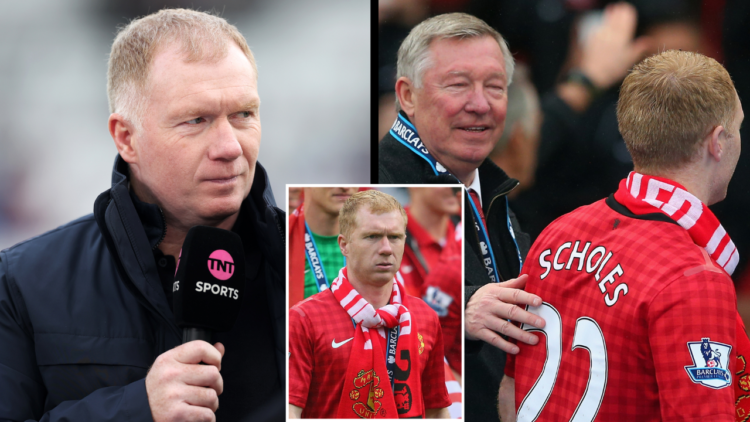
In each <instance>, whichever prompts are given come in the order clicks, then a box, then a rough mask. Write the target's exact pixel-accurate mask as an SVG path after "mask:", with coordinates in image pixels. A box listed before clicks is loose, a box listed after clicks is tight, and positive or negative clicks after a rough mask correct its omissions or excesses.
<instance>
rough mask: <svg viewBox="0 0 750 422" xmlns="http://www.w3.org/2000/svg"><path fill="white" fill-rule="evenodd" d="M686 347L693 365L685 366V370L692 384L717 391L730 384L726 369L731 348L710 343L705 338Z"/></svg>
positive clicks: (721, 344)
mask: <svg viewBox="0 0 750 422" xmlns="http://www.w3.org/2000/svg"><path fill="white" fill-rule="evenodd" d="M687 346H688V351H689V352H690V358H691V359H693V365H692V366H686V367H685V370H686V371H687V373H688V376H690V379H691V380H692V381H693V382H694V383H696V384H701V385H704V386H706V387H709V388H714V389H717V390H718V389H720V388H724V387H727V386H729V385H730V384H731V383H732V374H731V373H729V369H728V366H729V365H728V364H729V352H731V351H732V346H730V345H728V344H724V343H718V342H715V341H710V339H709V338H707V337H704V338H702V339H701V341H691V342H688V343H687Z"/></svg>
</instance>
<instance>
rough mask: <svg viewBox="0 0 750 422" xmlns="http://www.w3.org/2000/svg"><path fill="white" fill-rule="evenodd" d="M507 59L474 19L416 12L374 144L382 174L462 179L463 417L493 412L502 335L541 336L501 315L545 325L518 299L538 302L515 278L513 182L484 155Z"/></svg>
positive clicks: (499, 122) (496, 127)
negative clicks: (391, 104)
mask: <svg viewBox="0 0 750 422" xmlns="http://www.w3.org/2000/svg"><path fill="white" fill-rule="evenodd" d="M514 66H515V64H514V62H513V56H512V55H511V54H510V51H509V50H508V46H507V44H506V42H505V40H504V39H503V37H502V36H501V35H500V34H499V33H498V32H497V31H496V30H495V29H493V28H492V27H490V26H489V25H487V24H486V23H485V22H484V21H482V20H481V19H478V18H476V17H474V16H471V15H467V14H464V13H450V14H445V15H438V16H435V17H432V18H429V19H427V20H425V21H423V22H422V23H420V24H419V25H417V26H416V27H414V28H413V29H412V30H411V32H410V33H409V35H408V36H407V37H406V39H405V40H404V41H403V43H402V44H401V47H400V48H399V51H398V63H397V75H396V77H397V81H396V96H397V98H398V102H397V108H398V109H399V114H398V117H397V119H396V121H395V122H394V124H393V127H392V128H391V130H390V132H389V133H388V134H387V135H386V136H385V138H383V140H382V141H381V142H380V145H379V155H378V161H379V162H378V173H379V178H378V181H379V183H429V184H435V183H456V182H457V181H458V182H460V183H462V184H463V185H464V186H465V194H464V195H465V203H466V209H465V211H464V221H465V225H464V231H465V232H464V239H465V242H466V246H465V253H464V271H465V272H464V274H465V282H466V287H465V297H464V300H465V301H466V311H465V331H466V339H467V340H468V341H467V347H466V365H465V366H466V377H465V379H466V384H467V385H466V392H467V394H466V396H465V397H466V406H465V408H466V418H467V419H479V420H488V419H494V418H496V417H497V409H496V407H495V405H494V398H495V397H496V392H497V387H498V385H499V382H500V378H501V377H502V368H503V364H504V361H505V353H506V352H507V353H516V352H517V350H518V348H517V346H516V345H515V344H513V343H511V342H509V341H507V340H506V339H505V338H503V337H502V335H505V336H508V337H511V338H514V339H517V340H520V341H522V342H530V343H532V344H535V343H536V342H537V341H538V340H537V337H536V336H535V335H533V334H530V333H527V332H524V331H522V330H520V329H519V328H518V327H516V326H514V325H513V324H512V323H510V322H509V321H508V320H509V319H510V320H513V321H518V322H521V323H530V324H534V325H536V326H539V327H542V326H544V321H542V320H541V319H540V318H539V317H537V316H535V315H532V314H529V313H528V312H526V311H524V310H523V308H521V307H519V306H517V305H521V306H523V305H526V304H535V303H541V299H540V298H539V297H537V296H534V295H529V294H527V293H526V292H524V291H523V290H519V289H521V288H523V285H524V279H523V278H521V279H516V278H515V277H517V276H518V274H519V272H520V271H521V267H522V264H523V260H524V258H525V256H526V252H527V251H528V249H529V244H530V240H529V236H528V235H527V234H526V233H523V232H522V231H521V229H520V227H519V225H518V221H517V220H516V217H515V215H514V214H513V211H512V210H510V208H509V207H508V203H507V196H508V193H509V192H511V191H513V190H514V189H516V188H517V187H518V181H517V180H515V179H512V178H510V177H508V176H507V175H506V174H505V173H504V172H503V170H502V169H500V168H499V167H497V166H496V165H495V164H494V163H493V162H492V161H491V160H490V159H488V156H489V155H490V152H491V151H492V149H493V148H494V146H495V144H496V143H497V141H498V139H500V136H501V134H502V133H503V127H504V124H505V115H506V111H507V105H508V97H507V90H508V86H509V85H510V83H511V81H512V79H513V70H514ZM483 342H487V343H490V344H489V345H485V346H482V344H483Z"/></svg>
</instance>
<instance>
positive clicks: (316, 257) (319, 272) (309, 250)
mask: <svg viewBox="0 0 750 422" xmlns="http://www.w3.org/2000/svg"><path fill="white" fill-rule="evenodd" d="M305 257H307V263H308V264H309V265H310V271H312V273H313V277H315V283H316V284H317V285H318V291H319V292H322V291H323V290H327V289H328V277H326V271H325V269H323V261H321V260H320V254H319V253H318V247H317V246H316V245H315V239H313V234H312V232H311V231H310V227H309V226H308V225H307V221H305Z"/></svg>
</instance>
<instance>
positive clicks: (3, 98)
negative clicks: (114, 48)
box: [0, 0, 371, 249]
mask: <svg viewBox="0 0 750 422" xmlns="http://www.w3.org/2000/svg"><path fill="white" fill-rule="evenodd" d="M0 5H2V13H0V40H2V41H0V113H2V115H3V119H0V249H3V248H6V247H9V246H12V245H13V244H15V243H16V242H18V241H21V240H23V239H26V238H28V237H31V236H34V235H37V234H41V233H42V232H44V231H47V230H50V229H53V228H55V227H57V226H59V225H61V224H64V223H66V222H68V221H70V220H72V219H74V218H77V217H80V216H82V215H85V214H88V213H91V211H92V209H93V204H94V200H95V199H96V197H97V195H99V194H100V193H101V192H103V191H104V190H106V189H108V188H109V186H110V175H111V170H112V165H113V163H114V158H115V155H116V150H115V148H114V144H113V142H112V139H111V138H110V136H109V133H108V131H107V118H108V116H109V112H108V105H107V95H106V82H107V58H108V55H109V50H110V46H111V44H112V41H113V40H114V37H115V34H116V31H117V28H118V27H120V26H123V25H125V24H127V23H128V22H129V21H130V20H132V19H133V18H136V17H139V16H143V15H146V14H149V13H152V12H155V11H158V10H159V9H161V8H164V7H187V8H193V9H198V10H202V11H211V10H213V11H216V12H217V13H218V14H219V15H221V16H223V17H224V18H225V19H227V20H228V21H229V23H231V24H234V25H235V26H237V28H238V29H239V30H240V32H242V34H243V35H244V36H245V38H246V39H247V41H248V44H249V45H250V48H251V49H252V50H253V53H254V54H255V58H256V61H257V63H258V73H259V85H258V91H259V94H260V97H261V101H262V107H261V116H262V124H263V137H262V143H261V148H260V157H259V161H260V162H261V163H262V164H263V166H264V167H265V168H266V170H267V171H268V173H269V177H270V180H271V183H272V186H273V190H274V193H275V195H276V199H277V203H278V205H279V207H280V208H282V209H283V208H284V207H285V206H286V204H285V203H284V198H285V185H286V184H287V183H294V182H297V183H299V182H305V183H331V182H339V183H341V182H346V183H367V182H369V180H370V169H369V165H370V158H369V151H370V143H369V140H370V137H371V134H370V115H371V113H370V110H371V109H370V86H371V85H370V39H371V36H370V3H369V2H367V1H362V0H359V1H346V0H315V1H295V0H275V1H272V0H225V1H221V0H217V1H209V0H191V1H187V0H159V1H147V0H112V1H106V2H103V1H95V0H66V1H57V0H24V1H22V2H11V1H4V2H2V3H0Z"/></svg>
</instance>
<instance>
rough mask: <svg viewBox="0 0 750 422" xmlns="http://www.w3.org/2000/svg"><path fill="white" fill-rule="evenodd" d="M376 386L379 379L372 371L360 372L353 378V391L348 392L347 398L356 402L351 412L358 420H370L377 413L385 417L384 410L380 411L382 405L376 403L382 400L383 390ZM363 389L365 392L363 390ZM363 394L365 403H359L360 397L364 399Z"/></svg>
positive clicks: (378, 383)
mask: <svg viewBox="0 0 750 422" xmlns="http://www.w3.org/2000/svg"><path fill="white" fill-rule="evenodd" d="M378 385H380V377H379V376H377V375H376V374H375V370H374V369H370V370H369V371H367V372H365V371H364V370H361V371H359V373H358V374H357V377H356V378H354V389H353V390H352V391H350V392H349V398H350V399H352V400H354V401H355V402H356V403H354V404H353V405H352V410H354V413H355V414H356V415H357V416H359V417H360V418H363V419H372V418H374V417H375V416H376V415H377V414H378V412H380V413H381V416H385V409H382V410H381V409H380V408H381V406H382V403H380V401H378V399H381V398H383V389H382V388H379V387H378ZM365 388H367V390H364V389H365ZM365 394H366V397H367V401H366V402H361V401H359V399H360V397H365Z"/></svg>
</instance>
